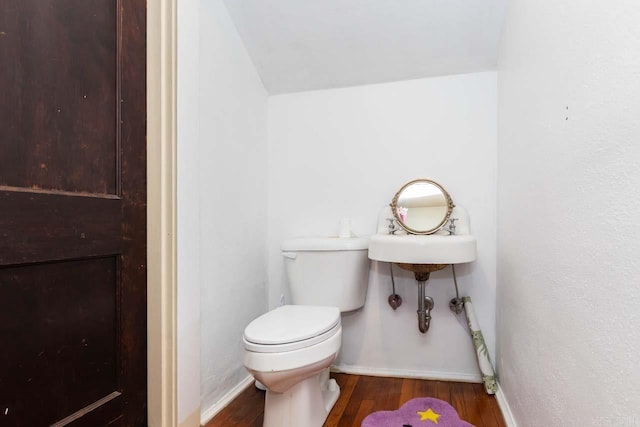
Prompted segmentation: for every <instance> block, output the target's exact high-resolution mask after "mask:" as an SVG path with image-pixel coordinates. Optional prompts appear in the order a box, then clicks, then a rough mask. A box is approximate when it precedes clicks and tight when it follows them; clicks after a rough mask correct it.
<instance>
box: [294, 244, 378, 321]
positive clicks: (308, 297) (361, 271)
mask: <svg viewBox="0 0 640 427" xmlns="http://www.w3.org/2000/svg"><path fill="white" fill-rule="evenodd" d="M368 247H369V239H368V238H365V237H347V238H337V237H320V238H317V237H316V238H301V239H291V240H286V241H284V242H283V243H282V255H283V257H284V261H285V268H286V271H287V278H288V282H289V290H290V291H291V301H292V303H293V304H296V305H320V306H333V307H338V308H339V309H340V311H341V312H344V311H351V310H356V309H358V308H360V307H362V306H363V305H364V300H365V297H366V295H367V285H368V282H369V258H368V257H367V250H368Z"/></svg>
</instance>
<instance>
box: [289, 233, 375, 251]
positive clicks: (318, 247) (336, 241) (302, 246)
mask: <svg viewBox="0 0 640 427" xmlns="http://www.w3.org/2000/svg"><path fill="white" fill-rule="evenodd" d="M281 248H282V251H283V252H295V251H305V252H312V251H361V250H365V249H368V248H369V238H368V237H303V238H298V239H289V240H285V241H284V242H282V247H281Z"/></svg>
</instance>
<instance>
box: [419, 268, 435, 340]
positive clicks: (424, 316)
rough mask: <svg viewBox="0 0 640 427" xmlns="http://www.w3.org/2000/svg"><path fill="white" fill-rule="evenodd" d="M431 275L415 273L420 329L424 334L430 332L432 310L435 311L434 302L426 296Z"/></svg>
mask: <svg viewBox="0 0 640 427" xmlns="http://www.w3.org/2000/svg"><path fill="white" fill-rule="evenodd" d="M430 274H431V273H428V272H426V273H415V276H416V281H417V282H418V310H417V312H416V313H418V329H419V330H420V332H422V333H423V334H424V333H426V332H427V331H428V330H429V326H430V325H431V310H433V306H434V302H433V298H431V297H430V296H425V288H426V286H427V281H428V280H429V276H430Z"/></svg>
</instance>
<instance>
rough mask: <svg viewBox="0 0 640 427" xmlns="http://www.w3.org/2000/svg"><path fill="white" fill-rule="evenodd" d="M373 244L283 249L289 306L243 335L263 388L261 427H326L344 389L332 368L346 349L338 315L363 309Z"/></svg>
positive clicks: (311, 242)
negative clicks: (334, 375)
mask: <svg viewBox="0 0 640 427" xmlns="http://www.w3.org/2000/svg"><path fill="white" fill-rule="evenodd" d="M368 245H369V242H368V239H366V238H358V237H349V238H331V237H326V238H303V239H292V240H287V241H285V242H284V243H283V244H282V256H283V258H284V260H285V266H286V270H287V277H288V279H289V280H288V281H289V290H290V291H291V299H292V302H293V304H295V305H285V306H282V307H278V308H276V309H274V310H271V311H269V312H268V313H266V314H263V315H262V316H260V317H258V318H257V319H255V320H254V321H252V322H251V323H250V324H249V325H248V326H247V327H246V328H245V331H244V337H243V343H244V365H245V367H246V368H247V370H248V371H249V372H251V374H252V375H253V376H254V377H255V378H256V380H258V381H259V382H260V383H262V384H263V385H264V386H265V387H266V396H265V409H264V424H263V426H264V427H301V426H302V427H322V424H323V423H324V421H325V419H326V418H327V415H328V414H329V411H331V408H332V407H333V405H334V404H335V402H336V401H337V400H338V396H339V395H340V388H339V387H338V384H337V383H336V382H335V380H332V379H330V378H329V367H330V366H331V363H332V362H333V361H334V360H335V358H336V356H337V355H338V352H339V350H340V346H341V344H342V325H341V322H340V313H341V312H345V311H352V310H357V309H359V308H360V307H362V306H363V305H364V302H365V296H366V290H367V285H368V276H369V259H368V257H367V249H368Z"/></svg>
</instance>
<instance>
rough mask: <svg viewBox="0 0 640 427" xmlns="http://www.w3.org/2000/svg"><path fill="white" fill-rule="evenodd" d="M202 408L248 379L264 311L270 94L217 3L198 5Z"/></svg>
mask: <svg viewBox="0 0 640 427" xmlns="http://www.w3.org/2000/svg"><path fill="white" fill-rule="evenodd" d="M200 22H201V25H200V55H201V56H200V96H199V106H200V137H199V140H200V153H199V162H198V170H199V173H200V218H201V238H200V270H201V306H200V307H201V312H202V352H201V357H202V360H201V370H202V391H201V393H202V408H203V410H206V408H208V407H210V406H211V405H213V404H215V403H216V402H217V401H218V400H219V399H220V397H222V396H223V395H224V394H225V393H227V392H228V391H229V390H230V389H231V388H233V387H234V386H236V385H237V384H238V383H239V382H240V381H241V380H242V379H243V378H246V377H247V375H248V373H247V371H246V369H245V368H244V366H243V364H242V349H243V347H242V333H243V331H244V328H245V326H246V325H247V324H248V323H249V322H250V321H251V320H252V319H254V318H255V317H257V316H259V315H260V314H262V313H263V312H264V311H265V310H266V302H265V295H266V291H265V283H266V258H265V257H266V255H265V252H266V248H265V242H266V225H267V221H266V217H267V209H266V205H267V198H266V197H267V186H266V183H265V180H266V176H267V164H266V162H265V158H266V156H267V139H266V130H267V128H266V126H267V94H266V92H265V90H264V87H263V86H262V82H261V81H260V78H259V77H258V75H257V73H256V71H255V69H254V67H253V64H252V63H251V60H250V59H249V56H248V55H247V52H246V51H245V49H244V46H243V45H242V42H241V40H240V37H239V36H238V33H237V32H236V29H235V27H234V26H233V23H232V21H231V19H230V17H229V15H228V14H227V11H226V9H225V7H224V5H223V3H222V1H221V0H216V1H211V0H206V1H201V4H200Z"/></svg>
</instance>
